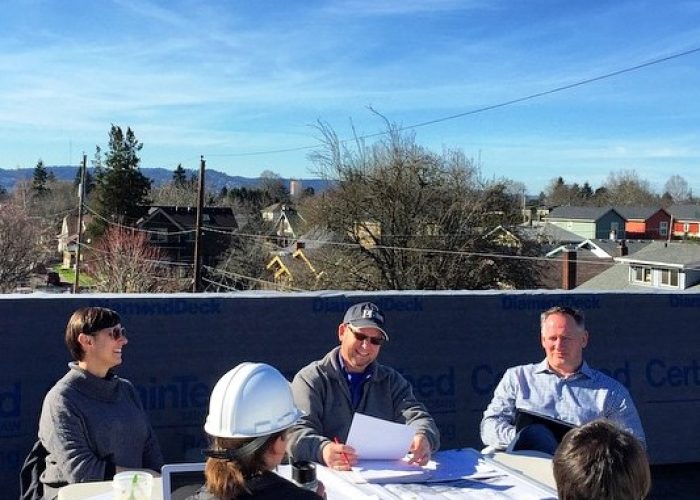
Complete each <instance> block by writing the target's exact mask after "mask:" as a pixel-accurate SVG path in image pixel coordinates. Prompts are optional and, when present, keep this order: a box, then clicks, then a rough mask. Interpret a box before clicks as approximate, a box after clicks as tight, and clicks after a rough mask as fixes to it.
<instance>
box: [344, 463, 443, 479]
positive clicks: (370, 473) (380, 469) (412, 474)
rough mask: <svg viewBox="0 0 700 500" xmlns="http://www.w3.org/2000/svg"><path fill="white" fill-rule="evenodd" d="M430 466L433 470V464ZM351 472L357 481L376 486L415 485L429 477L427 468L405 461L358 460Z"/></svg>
mask: <svg viewBox="0 0 700 500" xmlns="http://www.w3.org/2000/svg"><path fill="white" fill-rule="evenodd" d="M432 465H433V469H434V468H435V463H434V462H432ZM352 470H353V472H354V473H355V476H356V478H357V479H358V480H359V481H362V482H368V483H376V484H385V483H417V482H424V481H426V480H427V479H428V478H429V477H430V470H429V469H428V466H426V467H421V466H420V465H416V464H411V463H408V461H407V460H360V461H359V463H358V464H357V466H356V467H353V468H352Z"/></svg>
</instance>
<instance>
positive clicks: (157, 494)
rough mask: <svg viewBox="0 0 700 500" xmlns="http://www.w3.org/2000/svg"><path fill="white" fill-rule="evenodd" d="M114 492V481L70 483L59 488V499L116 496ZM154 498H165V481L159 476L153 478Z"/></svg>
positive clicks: (71, 499)
mask: <svg viewBox="0 0 700 500" xmlns="http://www.w3.org/2000/svg"><path fill="white" fill-rule="evenodd" d="M110 493H112V481H97V482H94V483H77V484H69V485H68V486H64V487H63V488H61V489H60V490H58V500H85V499H87V498H91V497H100V496H102V497H104V498H114V496H113V495H110ZM151 495H152V496H151V498H152V499H153V500H161V499H162V498H163V483H162V482H161V480H160V478H159V477H156V478H154V479H153V493H152V494H151Z"/></svg>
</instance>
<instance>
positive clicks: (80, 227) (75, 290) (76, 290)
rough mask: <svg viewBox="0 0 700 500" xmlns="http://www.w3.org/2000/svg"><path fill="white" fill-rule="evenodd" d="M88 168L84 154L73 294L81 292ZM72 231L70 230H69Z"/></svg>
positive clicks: (79, 189) (81, 167)
mask: <svg viewBox="0 0 700 500" xmlns="http://www.w3.org/2000/svg"><path fill="white" fill-rule="evenodd" d="M86 167H87V155H86V154H85V153H83V163H82V165H80V184H79V185H78V242H77V247H76V249H75V282H73V293H79V292H80V285H79V284H78V283H79V282H80V281H79V280H80V249H81V246H82V243H83V196H85V169H86ZM68 229H69V231H70V228H68Z"/></svg>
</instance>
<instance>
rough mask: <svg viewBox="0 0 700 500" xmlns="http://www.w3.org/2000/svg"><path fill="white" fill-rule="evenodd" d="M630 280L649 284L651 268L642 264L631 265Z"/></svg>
mask: <svg viewBox="0 0 700 500" xmlns="http://www.w3.org/2000/svg"><path fill="white" fill-rule="evenodd" d="M631 271H632V281H634V282H635V283H640V284H647V285H651V269H650V268H648V267H642V266H632V268H631Z"/></svg>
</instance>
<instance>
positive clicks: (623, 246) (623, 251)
mask: <svg viewBox="0 0 700 500" xmlns="http://www.w3.org/2000/svg"><path fill="white" fill-rule="evenodd" d="M628 253H629V248H627V241H626V240H620V244H619V245H618V246H617V256H618V257H624V256H626V255H627V254H628Z"/></svg>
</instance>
